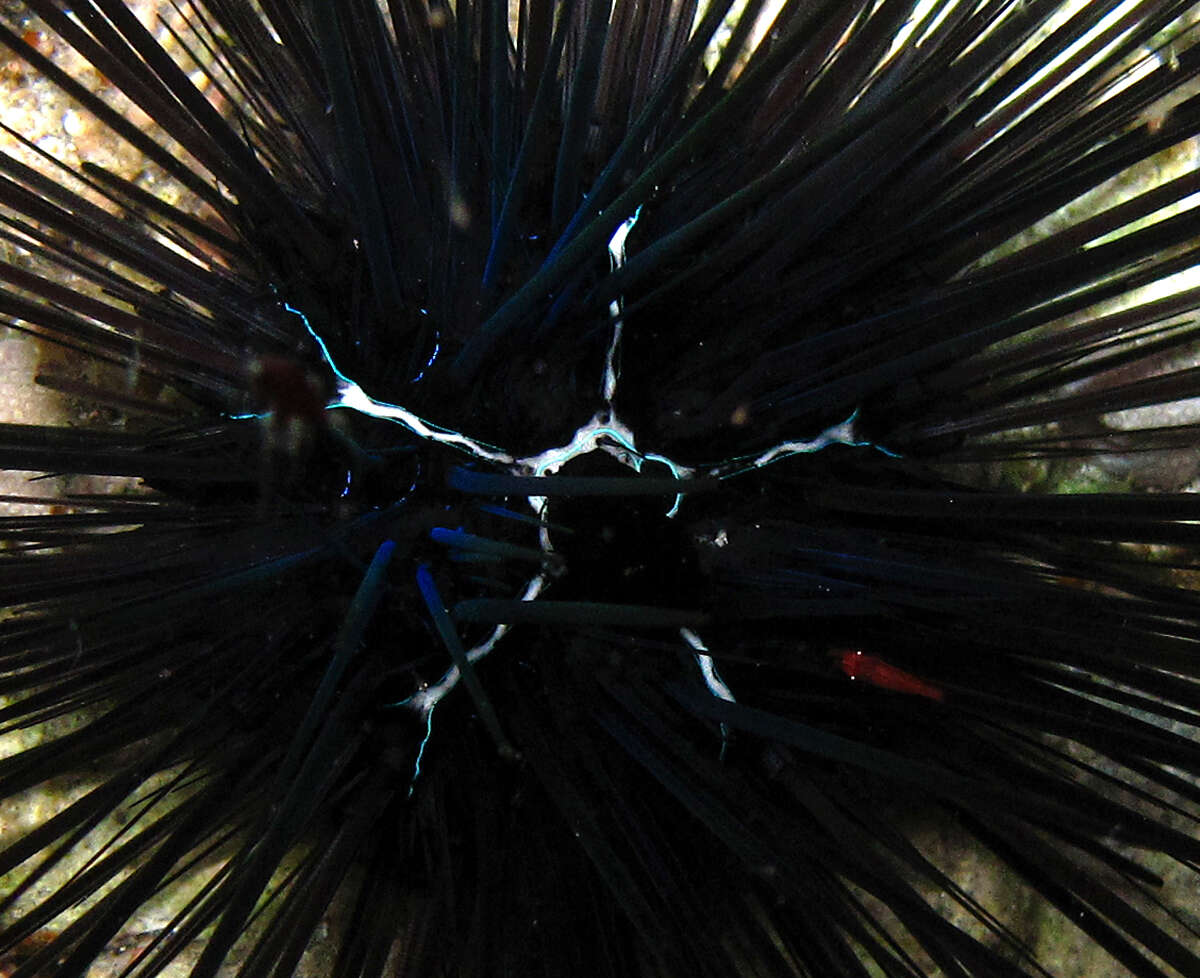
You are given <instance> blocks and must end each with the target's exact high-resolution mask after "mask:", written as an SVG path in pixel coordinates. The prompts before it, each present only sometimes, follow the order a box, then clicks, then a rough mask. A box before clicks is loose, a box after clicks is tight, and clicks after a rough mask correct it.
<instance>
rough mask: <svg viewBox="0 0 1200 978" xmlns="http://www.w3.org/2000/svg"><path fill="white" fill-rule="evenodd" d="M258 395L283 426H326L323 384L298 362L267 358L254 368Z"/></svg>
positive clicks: (255, 386)
mask: <svg viewBox="0 0 1200 978" xmlns="http://www.w3.org/2000/svg"><path fill="white" fill-rule="evenodd" d="M252 377H253V380H254V392H255V394H257V395H258V397H259V398H260V400H261V401H262V402H263V403H264V404H265V405H266V406H267V407H268V408H269V409H270V411H271V413H272V415H273V423H274V424H276V425H279V426H283V425H285V424H287V423H288V422H289V421H292V420H297V421H300V422H302V423H304V424H305V425H307V426H308V427H310V428H319V427H321V426H322V425H323V424H324V423H325V398H324V397H322V395H321V384H320V381H319V380H318V379H317V378H316V377H314V376H313V375H312V374H311V373H310V372H309V371H308V370H306V369H305V368H304V367H303V366H302V365H301V364H299V363H297V362H296V361H295V360H290V359H288V358H287V357H280V356H263V357H259V358H258V360H257V361H255V363H254V366H253V368H252Z"/></svg>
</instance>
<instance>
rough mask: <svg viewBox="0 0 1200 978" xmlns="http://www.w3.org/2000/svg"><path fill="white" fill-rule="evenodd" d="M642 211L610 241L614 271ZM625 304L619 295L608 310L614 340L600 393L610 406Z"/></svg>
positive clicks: (621, 262)
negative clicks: (626, 240)
mask: <svg viewBox="0 0 1200 978" xmlns="http://www.w3.org/2000/svg"><path fill="white" fill-rule="evenodd" d="M641 213H642V207H641V205H640V204H639V205H638V209H637V210H635V211H634V212H633V216H632V217H630V218H629V219H627V220H626V221H625V223H624V224H622V225H621V226H620V227H619V228H617V230H616V232H615V233H614V234H613V236H612V238H611V239H610V240H609V242H608V258H609V262H610V264H611V265H612V270H613V271H614V272H615V271H616V270H617V269H618V268H620V267H621V266H622V265H624V264H625V239H626V238H627V237H629V232H630V231H632V230H633V226H634V225H635V224H637V219H638V217H639V216H640V215H641ZM624 306H625V300H624V298H623V297H622V296H617V297H616V298H615V299H613V301H612V302H610V303H609V305H608V311H609V314H610V315H611V316H612V321H613V332H612V340H611V341H610V342H609V344H608V352H607V353H606V354H605V357H604V384H603V386H602V387H601V389H600V393H601V396H602V397H603V398H604V403H605V404H607V405H608V406H609V407H610V408H611V407H612V399H613V397H614V396H615V395H616V393H617V379H618V378H619V377H620V376H621V363H620V353H621V332H622V330H624V328H625V322H624V320H623V319H622V318H621V314H622V310H623V309H624Z"/></svg>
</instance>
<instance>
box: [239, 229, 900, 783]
mask: <svg viewBox="0 0 1200 978" xmlns="http://www.w3.org/2000/svg"><path fill="white" fill-rule="evenodd" d="M640 213H641V208H640V207H639V208H638V210H637V211H635V212H634V214H633V216H632V217H630V218H629V219H628V220H626V221H625V222H624V223H623V224H622V225H621V227H619V228H618V229H617V231H616V233H615V234H614V235H613V236H612V239H611V240H610V241H609V255H610V257H611V260H612V267H613V270H614V271H615V270H616V269H618V268H620V267H621V265H622V264H623V263H624V261H625V238H626V237H627V236H628V234H629V232H630V230H632V228H633V226H634V224H635V223H636V222H637V219H638V215H639V214H640ZM622 304H623V300H622V299H621V298H620V297H618V298H617V299H615V300H614V301H613V302H612V304H611V305H610V307H609V308H610V312H611V314H612V318H613V336H612V341H611V342H610V344H609V347H608V351H607V355H606V357H605V367H604V381H603V387H602V394H603V397H604V400H605V403H606V405H607V406H606V407H605V408H604V409H602V410H600V411H598V412H597V413H596V414H595V415H593V416H592V418H591V420H590V421H588V422H587V423H586V424H584V425H582V426H580V427H579V428H578V429H577V430H576V432H575V434H574V435H573V436H572V438H571V440H570V441H569V442H568V443H567V444H566V445H563V446H561V447H559V448H549V449H546V450H545V451H543V452H541V453H539V454H537V455H530V456H527V457H525V458H515V457H514V456H512V455H510V454H508V453H506V452H503V451H500V450H499V449H498V448H495V447H493V446H491V445H488V444H486V443H484V442H481V441H476V440H475V439H473V438H469V437H467V436H466V435H463V434H460V433H459V432H457V431H452V430H451V429H449V428H443V427H441V426H440V425H436V424H434V423H432V422H430V421H426V420H425V419H423V418H421V417H419V416H417V415H416V414H414V413H413V412H412V411H409V410H408V409H407V408H405V407H402V406H401V405H399V404H389V403H387V402H386V401H377V400H376V399H375V398H373V397H371V396H370V395H369V394H367V392H366V391H364V390H363V389H362V387H361V386H359V385H358V384H357V383H356V382H355V381H353V380H351V379H350V378H349V377H347V376H346V375H345V374H344V373H342V371H341V370H340V369H339V368H338V366H337V364H336V363H334V360H333V356H332V355H331V354H330V352H329V347H328V346H327V345H326V343H325V341H324V340H323V339H322V338H321V337H320V336H319V335H318V334H317V332H316V330H314V329H313V328H312V326H311V325H310V324H309V321H308V317H307V316H305V315H304V313H302V312H300V310H298V309H296V308H295V307H294V306H291V305H289V304H288V303H286V302H285V303H283V308H284V309H286V310H287V311H288V312H290V313H293V314H294V315H296V316H298V317H299V318H300V321H301V322H302V323H303V324H304V328H305V329H306V330H307V331H308V334H309V335H310V336H311V337H312V338H313V341H314V342H315V343H316V344H317V346H318V348H319V349H320V351H321V356H322V358H323V359H324V360H325V363H326V365H327V366H328V367H329V369H330V370H331V371H332V372H333V375H334V377H335V378H336V387H335V391H336V393H335V396H334V397H333V399H332V400H331V401H330V402H329V403H328V404H327V405H326V409H327V410H333V409H336V408H345V409H347V410H351V411H358V412H359V413H360V414H364V415H366V416H367V417H371V418H378V419H379V420H382V421H390V422H393V423H395V424H399V425H402V426H403V427H405V428H407V429H408V430H409V431H410V432H412V433H413V434H414V435H416V436H417V437H418V438H423V439H425V440H427V441H431V442H436V443H437V444H439V445H447V446H450V447H452V448H455V449H458V450H460V451H463V452H465V453H466V454H468V455H471V456H473V457H474V458H477V459H482V460H484V461H487V462H492V463H495V464H498V465H502V466H505V467H506V468H507V469H508V471H509V472H510V473H511V474H513V475H533V476H544V475H553V474H555V473H556V472H558V471H559V470H560V469H561V468H562V467H563V466H564V465H565V464H566V463H567V462H569V461H570V460H571V459H573V458H577V457H579V456H580V455H588V454H590V453H592V452H595V451H602V452H605V453H607V454H608V455H611V456H612V457H613V458H615V459H616V460H617V461H618V462H620V463H621V464H622V465H625V466H627V467H628V468H630V469H632V470H633V471H634V472H640V471H641V470H642V466H643V464H644V463H645V462H646V461H647V460H651V461H656V462H661V463H663V464H664V465H666V466H667V468H668V469H669V470H670V471H671V474H672V475H673V476H674V477H675V478H677V479H687V478H691V477H693V476H695V475H696V473H697V469H695V468H691V467H689V466H685V465H680V464H679V463H677V462H673V461H672V460H671V459H669V458H667V457H665V456H663V455H657V454H647V453H643V452H640V451H638V449H637V447H636V440H635V438H634V434H633V431H632V430H631V429H630V428H629V426H628V425H626V424H625V423H624V422H623V421H621V420H619V419H618V418H617V417H616V412H615V411H614V410H613V407H612V399H613V397H614V396H615V394H616V386H617V380H618V377H619V374H620V366H619V363H618V359H619V353H620V341H621V331H622V327H623V322H622ZM422 312H424V310H422ZM440 349H441V347H440V343H439V344H437V346H436V347H435V349H434V352H433V355H432V356H431V357H430V359H429V361H428V363H426V365H425V366H426V367H429V366H430V365H431V364H432V363H433V361H434V360H435V359H436V358H437V356H438V353H439V351H440ZM423 376H424V371H422V372H421V375H420V376H419V377H418V378H417V379H418V380H419V379H421V377H423ZM857 415H858V412H857V410H856V411H855V412H854V413H853V414H852V415H850V417H849V418H847V419H846V420H845V421H842V422H840V423H839V424H836V425H833V426H831V427H829V428H827V429H826V430H825V431H823V432H821V434H819V435H818V436H817V437H816V438H814V439H812V440H811V441H787V442H781V443H780V444H778V445H776V446H775V447H773V448H771V449H768V450H767V451H766V452H763V453H762V454H761V455H758V456H757V457H754V456H750V455H745V456H740V457H737V458H733V459H728V460H726V461H724V462H720V463H718V464H716V465H712V466H710V467H708V469H707V471H706V472H705V473H704V474H705V475H707V476H709V477H715V478H719V479H725V478H731V477H734V476H737V475H741V474H742V473H745V472H749V471H751V470H753V469H757V468H762V467H763V466H765V465H769V464H771V463H772V462H776V461H778V460H780V459H782V458H787V457H789V456H792V455H804V454H811V453H813V452H819V451H821V450H822V449H824V448H827V447H828V446H830V445H851V446H860V447H872V448H875V449H876V450H878V451H881V452H883V453H884V454H886V455H893V453H892V452H890V451H888V450H887V449H886V448H883V447H882V446H880V445H873V444H872V443H870V442H865V441H861V440H859V439H857V438H856V437H855V434H854V423H855V420H856V418H857ZM235 417H237V418H246V417H258V415H237V416H235ZM546 501H547V499H546V497H545V496H531V497H529V504H530V506H531V507H532V508H533V511H534V512H535V513H537V514H538V516H539V517H542V516H543V515H544V512H545V508H546ZM682 501H683V495H682V493H681V494H679V495H677V496H676V497H675V503H674V505H673V506H672V507H671V509H670V510H669V511H668V512H667V514H666V515H667V516H668V517H674V516H675V514H676V513H677V512H678V510H679V506H680V504H681V502H682ZM722 536H723V531H722ZM539 537H540V543H541V548H542V550H543V552H545V553H546V554H547V557H548V558H549V557H550V556H551V555H552V554H553V553H554V548H553V545H552V544H551V541H550V534H549V531H548V529H547V528H546V527H544V526H543V527H542V528H540V530H539ZM725 542H726V540H725V539H722V538H720V537H719V538H718V541H717V545H718V546H722V545H724V543H725ZM548 566H553V563H552V561H550V560H549V559H548ZM549 573H550V572H548V571H542V572H540V573H538V574H536V575H535V576H534V577H532V578H531V579H530V580H529V582H528V584H527V585H526V586H525V591H524V593H523V594H522V595H521V600H522V601H535V600H537V598H538V596H539V595H540V594H541V593H542V591H543V590H544V589H545V588H546V586H547V584H548V583H549V576H548V575H549ZM508 628H509V626H508V625H507V624H500V625H497V626H496V627H495V628H493V629H492V632H491V634H490V635H489V636H488V637H487V639H486V640H485V641H483V642H481V643H480V644H479V645H476V646H474V647H473V648H471V649H469V650H468V651H467V661H468V662H470V663H471V664H472V665H474V664H475V663H477V662H479V661H480V660H481V659H483V658H484V657H485V656H487V655H488V654H489V653H490V652H491V651H492V649H493V648H495V646H496V644H497V643H498V642H499V641H500V639H501V638H502V637H503V636H504V634H505V633H506V632H507V631H508ZM680 634H681V635H682V636H683V639H684V641H685V642H687V643H688V645H689V646H690V647H691V648H692V649H693V654H694V655H695V658H696V663H697V665H698V666H699V668H700V674H701V675H702V676H703V677H704V683H705V686H706V687H707V688H708V690H709V692H710V693H712V695H713V696H715V697H717V698H718V699H722V700H725V701H727V702H729V703H735V702H737V701H736V699H735V698H734V695H733V692H732V691H731V690H730V688H729V687H728V686H727V685H726V684H725V682H724V680H722V679H721V677H720V675H719V674H718V672H717V669H716V664H715V663H714V661H713V658H712V656H711V655H709V654H708V650H707V649H706V648H705V647H704V643H703V642H702V641H701V640H700V637H699V636H698V635H696V633H695V632H693V631H691V630H690V629H687V628H684V629H681V630H680ZM461 678H462V676H461V674H460V673H459V670H458V667H457V666H453V665H452V666H451V667H450V668H449V669H447V670H446V672H445V673H443V674H442V677H441V679H439V680H438V681H437V682H436V683H435V684H434V685H432V686H428V687H425V688H423V689H420V690H418V691H417V692H415V693H413V694H412V695H411V696H409V697H408V698H407V699H404V700H401V701H400V702H398V703H395V704H393V705H394V706H406V707H409V708H410V709H412V710H413V711H415V712H416V714H417V715H418V716H420V717H422V718H424V720H425V736H424V738H423V739H422V741H421V745H420V748H419V749H418V751H417V759H416V762H415V765H414V769H413V776H412V781H411V782H410V783H409V791H408V793H409V795H410V796H411V795H412V793H413V785H414V784H415V783H416V781H417V778H418V777H419V776H420V774H421V761H422V759H423V758H424V756H425V748H426V746H427V745H428V743H429V739H430V737H431V736H432V732H433V711H434V709H435V708H436V707H437V705H438V704H439V703H440V702H441V701H442V700H443V699H444V698H445V697H446V696H447V695H449V693H450V692H451V691H452V690H453V689H454V688H455V687H456V686H457V685H458V683H459V680H460V679H461ZM728 741H729V730H728V729H727V727H726V725H725V724H721V757H722V758H724V756H725V748H726V746H727V745H728Z"/></svg>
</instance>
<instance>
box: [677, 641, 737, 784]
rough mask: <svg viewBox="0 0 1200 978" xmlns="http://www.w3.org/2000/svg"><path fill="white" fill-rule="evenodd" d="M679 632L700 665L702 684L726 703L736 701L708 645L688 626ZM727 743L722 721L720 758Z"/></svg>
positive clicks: (727, 729)
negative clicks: (709, 652)
mask: <svg viewBox="0 0 1200 978" xmlns="http://www.w3.org/2000/svg"><path fill="white" fill-rule="evenodd" d="M679 634H680V635H681V636H683V640H684V641H685V642H687V644H688V645H690V646H691V647H692V649H693V652H692V655H693V656H695V658H696V664H697V665H698V666H699V667H700V675H702V676H703V677H704V685H705V686H707V687H708V691H709V692H710V693H712V694H713V696H715V697H716V698H717V699H719V700H724V701H725V702H726V703H736V702H737V698H736V697H735V696H734V695H733V690H731V689H730V688H729V687H728V686H727V685H726V684H725V680H724V679H722V678H721V676H720V674H719V673H718V672H717V666H716V663H715V662H713V657H712V656H711V655H709V654H708V646H706V645H705V644H704V642H703V640H702V639H701V638H700V636H699V635H697V634H696V633H695V632H693V631H692V630H691V629H690V628H681V629H679ZM728 745H729V728H728V727H727V726H726V725H725V724H723V723H722V724H721V755H720V756H721V760H724V759H725V748H726V747H727V746H728Z"/></svg>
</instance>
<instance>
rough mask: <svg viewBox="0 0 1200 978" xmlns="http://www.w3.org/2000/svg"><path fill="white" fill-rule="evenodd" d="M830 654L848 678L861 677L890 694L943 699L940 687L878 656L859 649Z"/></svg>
mask: <svg viewBox="0 0 1200 978" xmlns="http://www.w3.org/2000/svg"><path fill="white" fill-rule="evenodd" d="M834 655H836V656H837V662H838V667H839V668H840V669H841V670H842V672H844V673H845V674H846V675H847V676H848V677H849V678H851V679H861V680H862V681H863V682H867V683H870V684H871V685H872V686H878V687H879V688H880V689H889V690H891V691H892V692H893V693H906V694H908V695H910V696H924V697H925V698H926V699H930V700H937V701H938V702H939V703H940V702H941V701H942V700H944V699H945V698H946V693H945V691H944V690H942V689H941V688H940V687H938V686H935V685H933V683H928V682H926V681H925V680H924V679H921V678H919V677H917V676H914V675H913V674H912V673H911V672H905V671H904V670H903V669H899V668H897V667H896V666H893V665H889V664H888V663H886V662H884V661H883V660H882V659H880V658H879V657H878V656H874V655H867V654H865V653H864V652H863V651H862V650H861V649H841V650H837V651H835V652H834Z"/></svg>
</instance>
